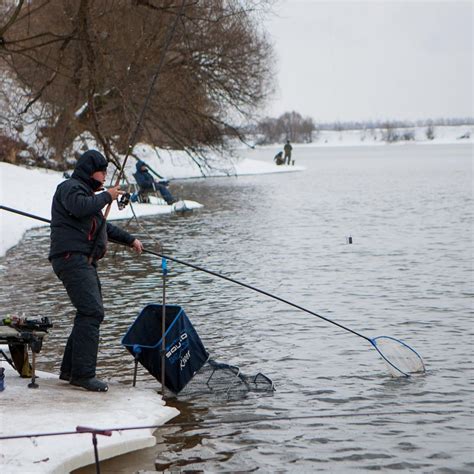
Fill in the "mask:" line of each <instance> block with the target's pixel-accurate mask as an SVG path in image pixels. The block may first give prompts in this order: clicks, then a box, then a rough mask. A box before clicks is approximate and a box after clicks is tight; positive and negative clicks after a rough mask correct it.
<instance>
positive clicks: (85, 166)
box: [72, 150, 108, 191]
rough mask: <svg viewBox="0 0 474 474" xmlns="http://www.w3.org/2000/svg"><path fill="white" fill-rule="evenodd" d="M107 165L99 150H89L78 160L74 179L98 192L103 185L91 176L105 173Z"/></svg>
mask: <svg viewBox="0 0 474 474" xmlns="http://www.w3.org/2000/svg"><path fill="white" fill-rule="evenodd" d="M107 165H108V162H107V159H106V158H105V156H104V155H103V154H102V153H100V152H99V151H97V150H88V151H86V152H85V153H83V154H82V155H81V157H80V158H79V160H77V163H76V167H75V168H74V173H72V177H73V178H75V179H79V180H81V181H84V182H85V183H86V184H88V185H89V186H90V187H91V188H92V189H93V190H94V191H96V190H97V189H99V188H100V187H101V186H102V183H100V182H99V181H97V180H95V179H94V178H91V175H92V174H93V173H95V172H96V171H105V170H106V169H107Z"/></svg>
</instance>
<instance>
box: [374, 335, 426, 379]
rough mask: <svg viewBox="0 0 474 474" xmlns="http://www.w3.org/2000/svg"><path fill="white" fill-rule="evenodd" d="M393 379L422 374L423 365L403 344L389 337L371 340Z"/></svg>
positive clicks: (415, 354)
mask: <svg viewBox="0 0 474 474" xmlns="http://www.w3.org/2000/svg"><path fill="white" fill-rule="evenodd" d="M371 342H372V344H373V345H374V347H375V348H376V349H377V351H378V352H379V354H380V355H381V356H382V358H383V360H384V362H385V363H386V365H387V367H388V369H389V371H390V374H391V375H393V376H394V377H400V376H401V375H404V376H410V375H415V374H423V373H424V372H425V364H424V363H423V359H422V358H421V357H420V356H419V355H418V353H417V352H416V351H415V350H414V349H412V348H411V347H410V346H409V345H407V344H405V343H404V342H402V341H400V340H398V339H395V338H394V337H389V336H379V337H376V338H374V339H371Z"/></svg>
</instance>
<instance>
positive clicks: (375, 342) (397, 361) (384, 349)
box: [0, 205, 425, 377]
mask: <svg viewBox="0 0 474 474" xmlns="http://www.w3.org/2000/svg"><path fill="white" fill-rule="evenodd" d="M0 209H3V210H6V211H9V212H14V213H16V214H20V215H22V216H26V217H31V218H33V219H37V220H40V221H42V222H47V223H50V221H49V220H48V219H44V218H42V217H38V216H35V215H33V214H29V213H27V212H22V211H18V210H16V209H12V208H10V207H6V206H2V205H0ZM110 241H111V242H114V243H117V244H121V245H124V244H123V243H121V242H116V241H114V240H112V239H110ZM143 252H144V253H147V254H150V255H154V256H156V257H160V258H164V259H167V260H170V261H172V262H176V263H179V264H180V265H185V266H187V267H190V268H193V269H194V270H198V271H200V272H204V273H208V274H209V275H213V276H215V277H218V278H221V279H223V280H227V281H229V282H231V283H235V284H236V285H240V286H243V287H245V288H248V289H250V290H253V291H256V292H257V293H261V294H262V295H265V296H268V297H270V298H273V299H275V300H277V301H280V302H282V303H285V304H287V305H289V306H292V307H293V308H296V309H299V310H300V311H304V312H305V313H308V314H311V315H312V316H316V317H317V318H319V319H322V320H323V321H326V322H328V323H331V324H333V325H335V326H337V327H339V328H341V329H343V330H345V331H348V332H350V333H352V334H354V335H356V336H359V337H361V338H362V339H365V340H366V341H368V342H370V344H371V345H372V346H373V347H374V348H375V349H376V350H377V352H378V353H379V354H380V355H381V356H382V358H383V359H384V360H385V362H387V364H388V366H389V369H392V370H391V373H392V374H393V375H405V376H407V377H408V376H410V375H412V374H420V373H424V372H425V365H424V363H423V359H422V358H421V357H420V355H419V354H418V353H417V352H416V351H415V350H414V349H413V348H411V347H410V346H409V345H408V344H406V343H405V342H403V341H401V340H399V339H396V338H394V337H390V336H378V337H375V338H370V337H367V336H364V335H363V334H361V333H359V332H357V331H354V330H353V329H350V328H348V327H347V326H344V325H342V324H340V323H338V322H336V321H333V320H332V319H329V318H326V317H325V316H322V315H320V314H318V313H316V312H314V311H311V310H309V309H307V308H304V307H303V306H300V305H299V304H296V303H293V302H291V301H288V300H286V299H284V298H281V297H279V296H277V295H274V294H272V293H269V292H268V291H265V290H262V289H260V288H256V287H255V286H252V285H249V284H247V283H244V282H241V281H239V280H236V279H234V278H231V277H228V276H226V275H222V274H221V273H217V272H215V271H212V270H208V269H206V268H203V267H200V266H198V265H195V264H193V263H189V262H185V261H184V260H180V259H177V258H174V257H170V256H169V255H165V254H162V253H159V252H154V251H153V250H147V249H143Z"/></svg>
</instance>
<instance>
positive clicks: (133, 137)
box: [89, 0, 186, 260]
mask: <svg viewBox="0 0 474 474" xmlns="http://www.w3.org/2000/svg"><path fill="white" fill-rule="evenodd" d="M185 5H186V0H183V1H182V3H181V7H180V9H179V12H178V13H177V14H176V16H175V18H174V21H173V24H172V25H171V28H170V29H169V30H168V34H167V35H166V39H165V43H164V45H163V51H162V53H161V57H160V61H159V63H158V66H157V68H156V71H155V74H154V75H153V78H152V81H151V84H150V87H149V88H148V93H147V96H146V98H145V102H144V104H143V107H142V109H141V111H140V115H139V117H138V119H137V124H136V126H135V129H134V131H133V133H132V135H131V137H130V141H129V142H128V147H127V152H126V154H125V158H124V160H123V163H122V166H121V167H120V170H119V173H118V175H117V179H116V180H115V185H114V187H116V186H118V185H119V184H120V180H121V179H122V176H123V174H124V171H125V165H126V164H127V161H128V157H129V156H130V154H131V152H132V150H133V147H134V146H135V143H136V141H137V138H138V134H139V132H140V127H141V124H142V121H143V117H144V116H145V111H146V109H147V108H148V103H149V102H150V98H151V96H152V94H153V90H154V88H155V85H156V83H157V81H158V76H159V75H160V72H161V68H162V67H163V64H164V61H165V56H166V52H167V51H168V48H169V46H170V44H171V39H172V38H173V35H174V32H175V30H176V26H177V25H178V20H179V18H180V17H181V15H182V14H183V11H184V7H185ZM111 208H112V202H110V203H109V204H108V205H107V207H106V209H105V212H104V219H103V221H102V222H101V223H100V225H99V228H98V230H97V233H96V236H95V239H94V243H93V245H92V250H91V254H90V255H89V260H92V258H93V255H94V253H95V251H96V249H97V245H98V242H99V235H100V234H101V232H102V229H103V227H104V225H105V222H106V221H107V217H108V216H109V213H110V209H111Z"/></svg>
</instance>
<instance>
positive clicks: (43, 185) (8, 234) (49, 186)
mask: <svg viewBox="0 0 474 474" xmlns="http://www.w3.org/2000/svg"><path fill="white" fill-rule="evenodd" d="M163 153H169V152H163ZM137 154H138V155H139V157H140V158H141V159H144V160H145V161H146V162H147V163H148V164H149V165H150V166H151V167H152V168H153V169H156V170H157V171H158V172H159V173H160V174H162V175H163V176H165V177H166V178H168V179H183V178H198V177H201V176H202V174H201V173H200V171H199V168H198V167H197V165H195V164H194V163H192V162H190V160H189V158H186V157H185V156H183V155H179V154H173V156H171V154H169V156H163V154H162V156H161V157H159V156H158V155H157V154H156V152H155V151H154V150H152V149H151V148H150V147H147V146H141V147H140V146H139V147H137ZM134 166H135V161H134V160H131V162H130V163H129V166H127V176H129V177H131V176H132V174H133V172H134ZM303 169H304V168H302V167H298V166H276V165H274V164H273V163H264V162H261V161H256V160H251V159H245V160H241V161H238V162H235V163H232V164H231V165H228V166H227V168H225V167H224V166H222V167H220V169H217V171H213V172H212V173H211V172H209V176H227V175H229V174H230V175H237V176H241V175H248V174H264V173H281V172H289V171H302V170H303ZM63 180H64V178H63V175H62V173H59V172H56V171H49V170H45V169H38V168H24V167H21V166H14V165H11V164H8V163H3V162H0V182H1V183H2V186H1V189H0V205H3V206H7V207H11V208H14V209H18V210H20V211H23V212H27V213H30V214H34V215H36V216H39V217H43V218H45V219H50V218H51V210H50V207H51V200H52V197H53V195H54V192H55V190H56V187H57V185H58V184H59V183H60V182H61V181H63ZM133 206H134V212H135V214H136V215H137V216H146V215H157V214H171V213H172V212H175V211H174V208H173V206H166V205H151V204H134V205H133ZM191 206H192V207H193V208H197V207H201V205H200V204H199V203H194V202H193V201H191ZM109 217H110V219H111V220H116V219H129V218H131V217H132V212H131V210H130V208H127V209H126V210H125V211H119V210H118V208H117V206H116V205H115V204H114V205H113V206H112V210H111V213H110V216H109ZM43 225H45V224H44V223H42V222H40V221H37V220H34V219H30V218H28V217H23V216H19V215H17V214H12V213H10V212H6V211H0V229H1V235H0V257H1V256H3V255H5V253H6V252H7V250H8V249H9V248H11V247H13V246H14V245H16V244H17V243H18V242H19V241H20V240H21V238H22V236H23V234H24V233H25V231H27V230H28V229H32V228H34V227H39V226H43Z"/></svg>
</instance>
